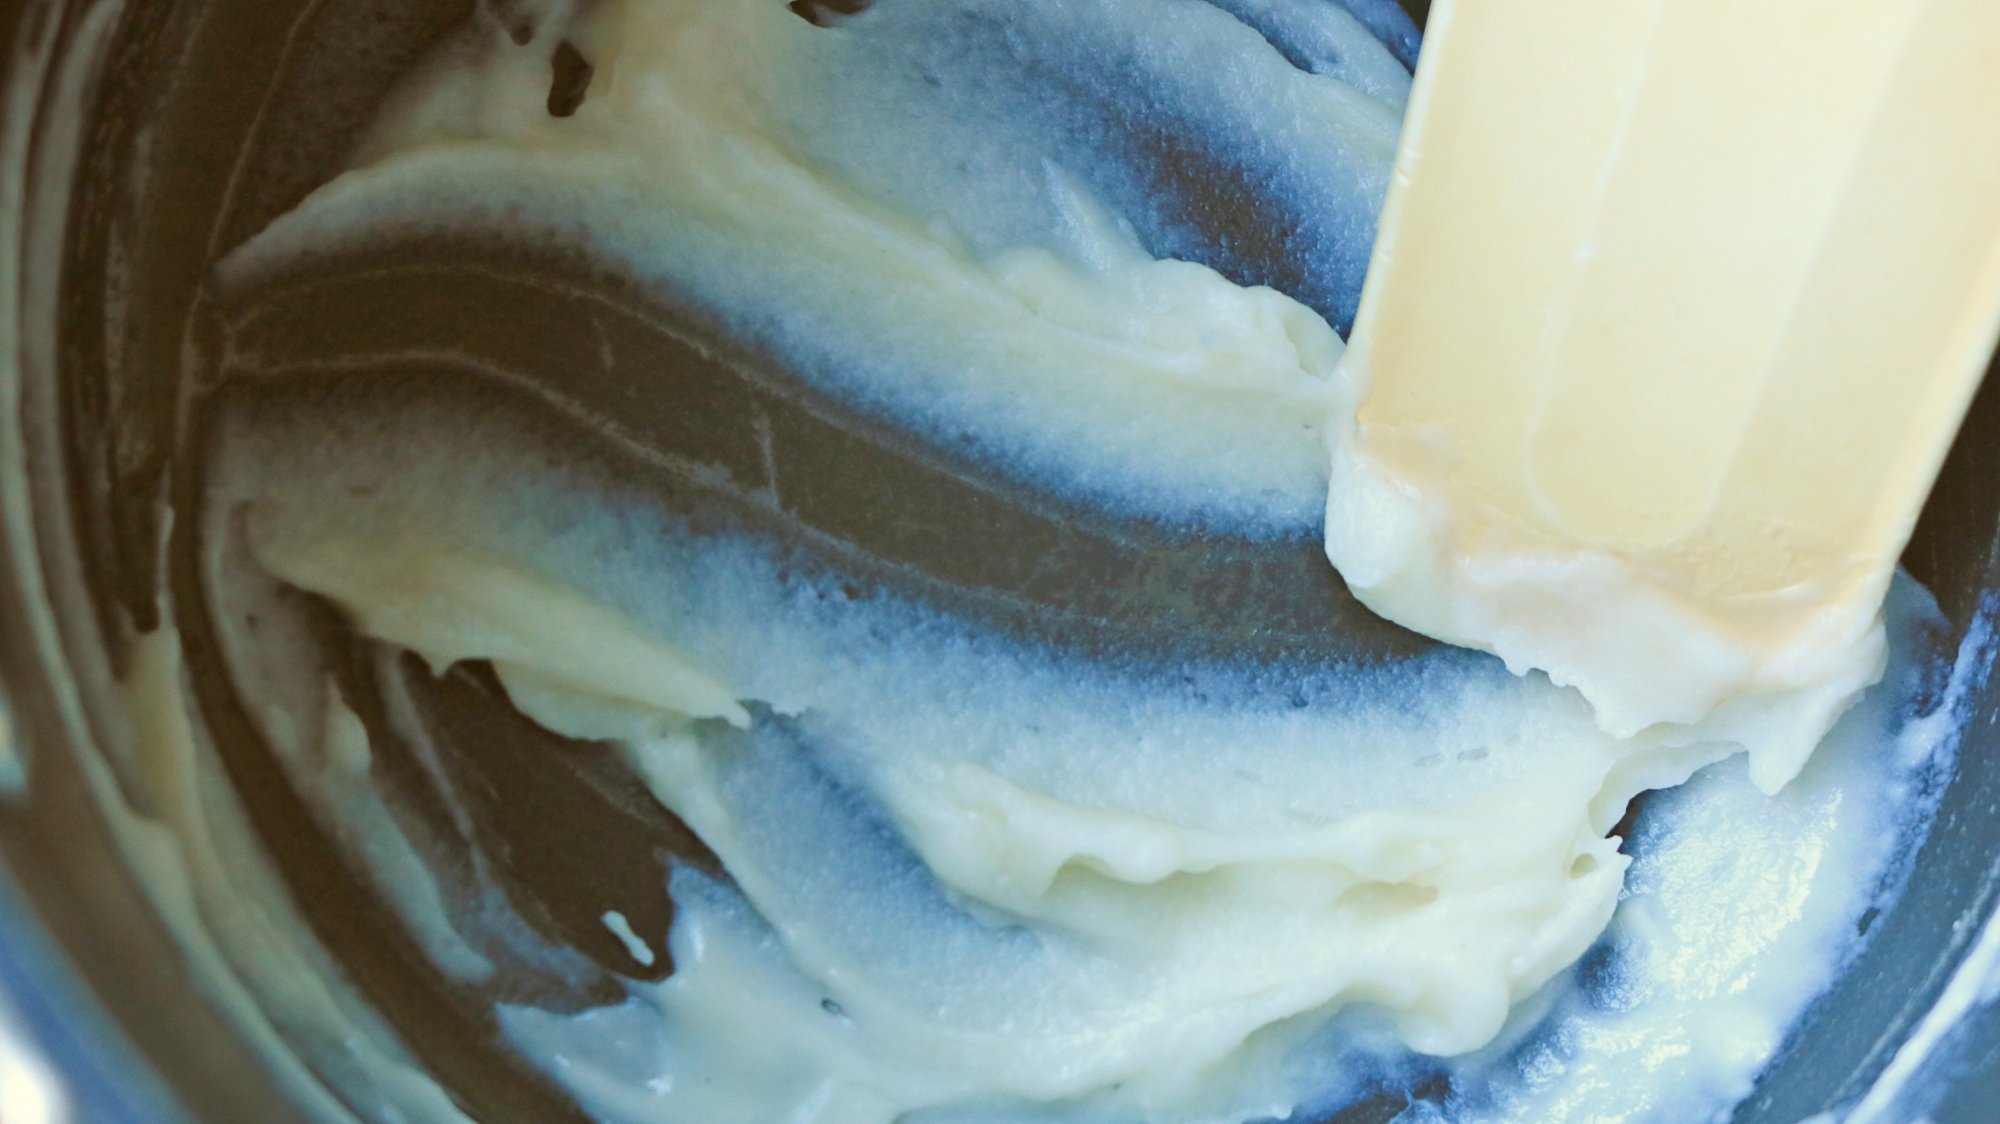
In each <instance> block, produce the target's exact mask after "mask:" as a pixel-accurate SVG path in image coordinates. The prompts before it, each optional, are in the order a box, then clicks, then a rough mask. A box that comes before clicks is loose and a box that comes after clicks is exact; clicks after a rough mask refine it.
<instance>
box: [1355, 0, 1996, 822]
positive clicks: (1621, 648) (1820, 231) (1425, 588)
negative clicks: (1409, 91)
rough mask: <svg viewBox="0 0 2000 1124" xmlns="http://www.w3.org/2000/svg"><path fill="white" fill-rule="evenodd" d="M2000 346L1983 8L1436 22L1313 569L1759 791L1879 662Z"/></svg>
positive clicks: (1812, 5) (1687, 10)
mask: <svg viewBox="0 0 2000 1124" xmlns="http://www.w3.org/2000/svg"><path fill="white" fill-rule="evenodd" d="M1996 329H2000V4H1995V3H1993V2H1992V0H1760V2H1759V3H1755V4H1746V3H1742V2H1741V0H1573V2H1569V3H1552V2H1549V0H1468V2H1465V3H1450V2H1445V3H1440V4H1438V5H1437V6H1436V7H1434V8H1433V10H1432V16H1431V26H1430V28H1429V30H1428V32H1427V37H1426V40H1425V46H1424V54H1423V57H1422V58H1421V60H1420V63H1419V68H1418V75H1417V82H1416V88H1415V91H1414V94H1413V97H1412V101H1411V104H1410V113H1409V119H1408V123H1407V125H1406V131H1405V135H1404V140H1403V148H1402V152H1401V155H1400V157H1399V163H1398V174H1397V179H1396V182H1395V184H1394V186H1393V187H1392V189H1391V193H1390V196H1389V201H1388V205H1387V207H1386V209H1385V211H1384V215H1383V223H1382V230H1381V234H1380V237H1379V241H1378V243H1377V249H1376V256H1375V262H1374V267H1373V271H1372V273H1371V274H1370V276H1369V280H1368V287H1367V291H1366V294H1365V296H1364V299H1363V302H1362V307H1361V312H1360V317H1359V320H1358V323H1357V325H1356V329H1355V334H1354V340H1353V345H1352V347H1351V348H1350V350H1349V352H1348V358H1347V360H1346V365H1345V374H1346V378H1347V380H1348V383H1349V390H1350V391H1351V394H1352V397H1351V398H1350V400H1349V401H1347V402H1346V403H1345V404H1344V406H1343V407H1342V409H1341V411H1340V416H1337V417H1336V418H1335V426H1334V427H1333V432H1334V433H1335V434H1336V438H1335V440H1336V449H1335V482H1334V487H1333V492H1332V498H1331V501H1330V504H1329V513H1328V514H1329V518H1328V532H1327V533H1328V542H1327V545H1328V553H1329V555H1330V556H1331V557H1332V559H1333V561H1334V563H1335V565H1336V566H1337V567H1339V568H1340V569H1341V571H1342V573H1343V574H1344V575H1345V576H1346V577H1347V579H1348V581H1349V584H1350V585H1351V586H1352V587H1353V588H1354V589H1355V591H1356V593H1357V594H1358V595H1359V596H1360V597H1361V598H1362V599H1363V600H1364V601H1365V602H1367V603H1368V604H1369V605H1371V606H1372V607H1374V608H1375V609H1376V610H1377V611H1379V612H1381V613H1383V614H1384V615H1385V616H1388V617H1390V618H1392V619H1394V620H1397V621H1400V622H1402V623H1404V624H1407V625H1409V626H1411V627H1413V628H1416V629H1418V630H1419V631H1424V632H1428V633H1431V634H1433V635H1437V636H1439V637H1441V638H1443V639H1447V640H1450V641H1453V642H1455V643H1460V644H1466V645H1469V646H1474V647H1480V648H1485V649H1488V650H1491V651H1495V652H1498V653H1499V654H1500V655H1502V656H1503V657H1505V658H1506V659H1507V660H1508V662H1509V664H1510V665H1511V666H1514V667H1515V668H1516V669H1517V670H1526V669H1529V668H1534V669H1540V670H1544V671H1547V672H1549V673H1550V674H1551V676H1552V677H1554V678H1556V679H1557V680H1558V681H1560V682H1565V683H1570V684H1574V685H1576V686H1577V687H1579V688H1580V689H1581V690H1582V691H1583V692H1584V694H1585V695H1586V696H1587V697H1588V698H1589V699H1590V701H1591V702H1592V704H1593V705H1594V706H1595V707H1596V708H1597V711H1598V715H1599V718H1600V720H1601V721H1602V722H1603V724H1604V725H1605V726H1606V728H1607V729H1610V730H1612V731H1613V732H1618V733H1627V732H1632V731H1635V730H1637V729H1639V728H1642V727H1645V726H1649V725H1652V724H1654V723H1659V722H1669V723H1682V724H1695V723H1706V726H1705V727H1704V729H1703V732H1704V733H1712V734H1716V735H1718V736H1726V737H1734V738H1738V739H1740V740H1743V741H1745V742H1747V743H1749V744H1750V745H1751V748H1752V749H1753V751H1755V752H1754V753H1753V772H1754V773H1755V775H1756V776H1757V779H1758V780H1759V782H1760V783H1762V784H1764V785H1766V787H1772V788H1775V787H1776V786H1778V785H1780V784H1782V783H1784V781H1785V780H1787V779H1789V777H1790V776H1791V774H1792V773H1793V772H1795V771H1796V769H1797V767H1798V765H1799V764H1800V763H1801V762H1802V761H1803V758H1804V756H1805V754H1806V753H1808V752H1809V751H1810V749H1811V747H1812V746H1813V745H1814V744H1816V743H1817V741H1818V739H1819V737H1820V735H1821V734H1823V733H1824V731H1825V729H1826V727H1827V726H1828V725H1830V724H1831V722H1832V720H1833V718H1835V717H1837V716H1838V714H1839V712H1840V710H1842V709H1844V707H1845V705H1846V704H1847V702H1848V701H1850V700H1851V699H1852V697H1853V695H1854V694H1855V693H1856V692H1858V691H1859V690H1860V689H1861V688H1862V687H1864V686H1866V684H1867V683H1869V682H1871V681H1872V680H1873V679H1874V678H1875V677H1876V676H1878V675H1879V674H1880V665H1881V659H1882V636H1881V628H1880V608H1881V602H1882V598H1883V595H1884V593H1885V591H1886V589H1887V583H1888V581H1889V578H1890V576H1891V574H1892V572H1893V569H1894V566H1895V563H1896V559H1897V557H1898V556H1899V555H1900V553H1901V551H1902V548H1903V545H1904V544H1905V542H1906V541H1907V539H1908V537H1909V534H1910V530H1911V527H1912V525H1913V523H1914V521H1915V518H1916V515H1917V512H1918V510H1919V508H1920V507H1921V505H1922V502H1923V499H1924V497H1925V495H1926V494H1927V492H1928V491H1929V489H1930V485H1931V483H1932V481H1933V479H1934V477H1935V475H1936V473H1937V470H1938V467H1939V465H1940V463H1941V461H1942V458H1943V456H1944V453H1945V451H1946V448H1947V446H1948V445H1949V443H1950V440H1951V437H1952V435H1953V434H1954V432H1955V431H1956V429H1957V427H1958V424H1959V422H1960V421H1961V420H1962V418H1963V414H1964V410H1965V407H1966V405H1967V403H1968V402H1969V400H1970V397H1971V394H1972V392H1973V390H1974V388H1975V387H1976V385H1977V383H1978V380H1979V378H1980V376H1981V374H1982V373H1983V371H1984V370H1985V367H1986V364H1987V360H1988V357H1989V356H1990V355H1991V352H1992V349H1993V345H1994V339H1995V335H1996ZM1343 435H1344V436H1343ZM1691 736H1693V735H1692V734H1691Z"/></svg>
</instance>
